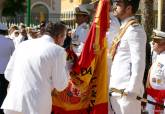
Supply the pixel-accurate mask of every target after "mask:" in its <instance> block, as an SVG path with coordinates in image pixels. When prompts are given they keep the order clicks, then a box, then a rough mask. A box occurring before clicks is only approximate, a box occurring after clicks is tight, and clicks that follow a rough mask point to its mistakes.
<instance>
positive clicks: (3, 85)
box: [0, 74, 9, 114]
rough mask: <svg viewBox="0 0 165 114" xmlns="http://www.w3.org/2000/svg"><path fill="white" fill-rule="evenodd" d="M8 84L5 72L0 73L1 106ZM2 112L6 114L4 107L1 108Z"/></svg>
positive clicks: (0, 113)
mask: <svg viewBox="0 0 165 114" xmlns="http://www.w3.org/2000/svg"><path fill="white" fill-rule="evenodd" d="M8 84H9V82H8V81H7V80H6V79H5V77H4V74H0V107H1V105H2V103H3V101H4V99H5V97H6V94H7V87H8ZM0 114H4V113H3V110H2V109H0Z"/></svg>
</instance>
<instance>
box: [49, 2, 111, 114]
mask: <svg viewBox="0 0 165 114" xmlns="http://www.w3.org/2000/svg"><path fill="white" fill-rule="evenodd" d="M109 8H110V3H109V0H100V1H99V3H98V7H97V11H96V14H95V18H94V21H93V23H92V26H91V28H90V31H89V33H88V36H87V40H86V43H85V45H84V48H83V51H82V53H81V55H80V57H79V58H78V59H76V61H75V62H74V65H73V67H72V71H71V72H70V76H71V80H70V84H69V86H68V87H67V88H66V89H65V90H64V91H62V92H57V91H54V92H53V94H52V99H53V107H52V111H53V113H54V114H108V69H107V41H106V31H107V30H108V28H109Z"/></svg>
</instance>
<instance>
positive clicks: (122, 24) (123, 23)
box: [120, 16, 135, 28]
mask: <svg viewBox="0 0 165 114" xmlns="http://www.w3.org/2000/svg"><path fill="white" fill-rule="evenodd" d="M131 19H135V16H131V17H128V18H126V19H124V20H122V21H121V26H120V28H123V27H124V26H125V25H126V24H127V22H128V21H130V20H131Z"/></svg>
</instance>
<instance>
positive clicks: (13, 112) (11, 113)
mask: <svg viewBox="0 0 165 114" xmlns="http://www.w3.org/2000/svg"><path fill="white" fill-rule="evenodd" d="M4 113H5V114H23V113H22V112H16V111H12V110H4Z"/></svg>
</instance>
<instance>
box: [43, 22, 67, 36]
mask: <svg viewBox="0 0 165 114" xmlns="http://www.w3.org/2000/svg"><path fill="white" fill-rule="evenodd" d="M65 30H66V26H65V24H63V23H61V22H56V23H52V22H49V23H48V24H47V26H46V30H45V34H48V35H50V36H51V37H56V36H58V35H60V34H61V33H63V32H64V31H65Z"/></svg>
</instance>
